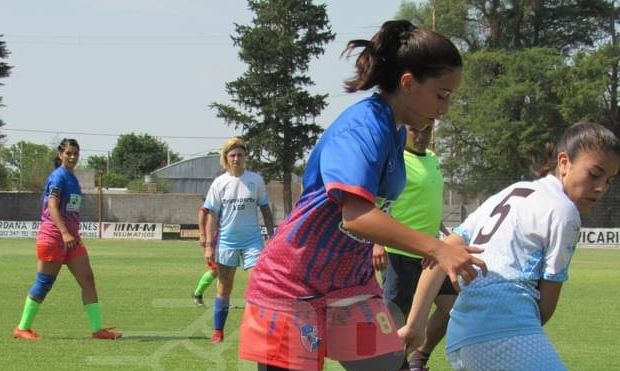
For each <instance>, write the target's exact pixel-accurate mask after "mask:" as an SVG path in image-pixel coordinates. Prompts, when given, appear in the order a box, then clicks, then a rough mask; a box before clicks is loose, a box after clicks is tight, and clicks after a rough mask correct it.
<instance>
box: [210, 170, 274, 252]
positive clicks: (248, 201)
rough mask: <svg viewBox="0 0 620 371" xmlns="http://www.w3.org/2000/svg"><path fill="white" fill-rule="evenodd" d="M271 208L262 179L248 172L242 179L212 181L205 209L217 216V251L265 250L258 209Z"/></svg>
mask: <svg viewBox="0 0 620 371" xmlns="http://www.w3.org/2000/svg"><path fill="white" fill-rule="evenodd" d="M266 205H269V199H268V197H267V190H266V187H265V182H264V181H263V178H262V177H261V176H260V175H258V174H257V173H255V172H252V171H248V170H245V171H244V172H243V175H241V176H240V177H235V176H232V175H230V174H228V173H224V174H222V175H220V176H218V177H217V178H215V180H214V181H213V184H211V187H210V188H209V191H208V192H207V197H206V199H205V203H204V207H205V208H207V209H209V210H210V211H212V212H214V213H216V214H217V216H218V223H219V232H218V236H217V239H218V242H217V248H218V249H247V248H250V247H252V248H262V247H263V238H262V237H261V234H260V226H259V224H258V208H259V206H266Z"/></svg>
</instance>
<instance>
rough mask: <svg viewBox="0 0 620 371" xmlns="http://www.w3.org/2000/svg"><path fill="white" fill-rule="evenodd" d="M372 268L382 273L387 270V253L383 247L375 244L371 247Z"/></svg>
mask: <svg viewBox="0 0 620 371" xmlns="http://www.w3.org/2000/svg"><path fill="white" fill-rule="evenodd" d="M372 267H373V269H375V270H378V271H384V270H385V268H387V252H386V251H385V247H383V246H381V245H377V244H375V245H374V246H373V247H372Z"/></svg>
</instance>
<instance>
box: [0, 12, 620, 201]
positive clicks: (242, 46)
mask: <svg viewBox="0 0 620 371" xmlns="http://www.w3.org/2000/svg"><path fill="white" fill-rule="evenodd" d="M248 7H249V9H250V10H251V11H252V12H253V13H254V17H253V18H252V20H251V22H250V24H247V25H242V24H235V33H234V34H233V35H231V38H232V44H233V46H234V47H237V48H238V49H239V58H240V60H241V61H243V62H244V63H245V64H246V66H247V69H246V71H245V72H244V73H243V74H242V75H241V76H239V77H238V78H237V79H236V80H234V81H231V82H229V83H227V84H226V86H225V89H226V92H227V93H228V95H229V96H230V100H231V102H230V103H222V102H211V103H210V107H211V109H214V110H215V111H216V113H217V115H218V117H220V118H222V119H223V120H224V122H225V123H226V124H227V125H230V126H233V127H235V128H236V129H238V130H240V131H241V135H242V137H243V138H244V139H246V140H247V142H248V143H249V148H250V153H249V159H250V168H253V169H256V170H258V171H260V172H261V173H262V174H263V175H264V176H265V178H266V179H267V180H269V179H276V180H281V181H282V182H283V183H284V187H283V188H284V194H283V199H284V201H285V202H284V203H285V205H287V206H285V207H288V209H287V211H288V210H290V207H291V202H292V200H291V189H290V184H291V178H290V176H291V174H292V173H295V172H298V171H299V168H300V166H303V159H304V158H305V156H306V155H307V153H308V151H309V150H310V149H311V148H312V146H314V144H315V143H316V141H317V140H318V138H319V136H320V134H321V133H322V130H323V129H322V125H321V123H317V122H316V121H317V117H318V116H319V115H320V113H321V111H322V110H323V109H324V108H325V107H326V106H327V104H329V96H328V95H327V94H311V93H310V92H309V88H310V87H311V86H312V85H313V84H314V83H313V81H312V79H311V78H310V76H309V75H308V69H309V66H310V62H311V61H312V60H313V59H314V58H318V57H320V56H321V55H322V54H323V52H324V48H325V46H326V45H327V44H328V43H329V42H331V41H332V40H333V39H334V38H335V34H334V33H333V32H332V31H331V25H330V23H329V19H328V16H327V7H328V5H326V4H322V5H315V4H314V3H313V1H311V0H266V1H264V0H248ZM395 18H399V19H409V20H411V21H412V22H413V23H414V24H416V25H418V26H420V27H427V28H433V29H435V30H436V31H438V32H440V33H442V34H444V35H446V36H448V37H449V38H450V39H452V40H453V41H454V42H455V44H456V45H457V46H458V47H459V48H460V50H461V51H462V53H463V56H464V59H465V68H464V79H463V83H462V85H461V87H460V89H459V90H458V92H457V95H456V96H455V98H454V100H453V105H452V108H451V111H450V113H449V114H448V115H447V116H446V117H445V118H443V119H442V121H441V122H440V123H439V124H438V125H437V128H436V132H435V144H436V146H435V148H436V152H437V153H438V154H439V156H440V158H441V161H442V168H443V171H444V176H445V179H446V181H447V183H448V185H449V187H451V188H452V189H455V190H457V191H458V192H460V193H461V194H462V195H463V196H464V197H466V198H468V197H470V198H471V197H476V196H477V195H482V196H484V195H488V194H489V193H492V192H495V191H496V190H498V189H501V188H503V187H505V186H506V185H508V184H510V183H512V182H514V181H516V180H519V179H527V178H531V177H533V174H532V166H533V164H534V162H535V160H536V159H540V158H542V157H543V155H544V152H545V148H546V144H547V143H548V142H553V141H554V139H555V138H557V136H558V135H559V134H560V133H561V132H562V131H563V130H564V128H566V127H567V126H568V125H570V124H572V123H574V122H577V121H581V120H591V121H597V122H600V123H602V124H604V125H606V126H608V127H609V128H611V129H612V130H614V132H615V133H617V134H620V117H619V115H620V112H619V110H618V80H619V76H618V63H619V53H618V37H617V31H616V24H617V19H618V8H617V7H616V5H615V1H611V0H427V1H422V2H420V1H418V2H413V1H404V2H403V3H402V4H401V6H400V7H399V9H396V10H395ZM7 55H8V52H7V51H6V50H5V48H4V43H2V42H1V40H0V62H2V60H3V59H4V58H6V56H7ZM9 71H10V67H8V66H7V65H6V64H5V63H0V78H2V77H6V76H8V73H9ZM344 78H346V76H343V80H344ZM323 124H329V123H323ZM0 125H1V122H0ZM121 139H123V140H121ZM136 147H137V148H141V149H143V150H144V151H154V152H143V153H149V154H148V155H140V154H137V153H135V152H132V151H131V149H133V148H136ZM117 148H119V150H118V151H117ZM117 148H115V149H114V150H113V151H112V155H111V157H110V161H109V162H108V159H107V157H105V156H91V158H89V166H91V167H93V168H95V169H98V170H100V171H103V169H104V164H105V171H106V173H107V174H109V175H108V177H109V178H108V180H110V181H111V179H112V178H114V177H116V176H118V178H122V179H121V180H122V181H125V180H126V179H135V178H136V177H141V176H143V175H144V174H145V173H148V171H147V170H150V171H152V170H153V169H154V168H153V166H161V165H162V164H164V162H163V161H164V159H166V156H165V155H164V154H165V153H167V148H166V145H165V143H161V142H158V141H157V140H156V139H155V138H152V137H149V136H148V135H147V134H144V135H142V136H140V135H136V134H130V135H128V136H127V138H119V144H117ZM7 151H8V153H9V154H7V156H8V157H11V156H13V158H15V157H14V152H15V151H14V148H8V149H7V148H5V149H3V150H2V153H7ZM3 158H5V157H3ZM173 158H174V159H178V157H176V155H175V156H173ZM104 160H105V161H104ZM5 161H6V160H5ZM110 163H111V164H113V166H111V167H109V164H110ZM24 164H25V163H22V165H24ZM12 166H13V168H14V166H15V164H13V165H12ZM108 169H113V171H112V170H110V171H108ZM2 171H3V170H2V169H1V168H0V181H1V179H2V178H1V177H2ZM113 174H114V175H113ZM123 177H124V178H123ZM119 182H120V181H119ZM618 193H619V192H618V190H617V189H615V190H612V191H610V192H609V193H608V197H612V198H614V197H615V198H618Z"/></svg>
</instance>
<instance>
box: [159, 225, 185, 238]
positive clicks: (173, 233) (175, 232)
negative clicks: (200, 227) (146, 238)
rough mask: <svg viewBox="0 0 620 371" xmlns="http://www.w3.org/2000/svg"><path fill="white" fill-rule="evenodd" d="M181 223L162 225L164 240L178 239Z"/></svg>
mask: <svg viewBox="0 0 620 371" xmlns="http://www.w3.org/2000/svg"><path fill="white" fill-rule="evenodd" d="M180 234H181V225H180V224H164V225H163V226H162V234H161V239H162V240H178V239H180V238H181V237H180Z"/></svg>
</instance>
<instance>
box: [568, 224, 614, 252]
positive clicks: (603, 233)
mask: <svg viewBox="0 0 620 371" xmlns="http://www.w3.org/2000/svg"><path fill="white" fill-rule="evenodd" d="M577 247H586V248H587V247H613V248H620V228H581V230H580V231H579V239H578V240H577Z"/></svg>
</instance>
